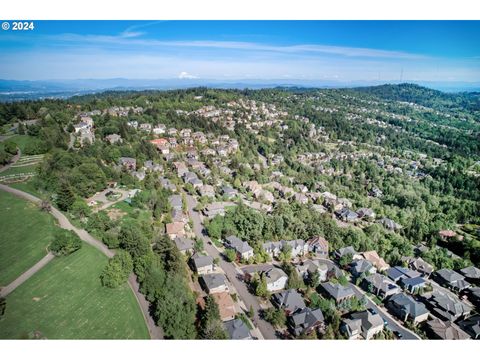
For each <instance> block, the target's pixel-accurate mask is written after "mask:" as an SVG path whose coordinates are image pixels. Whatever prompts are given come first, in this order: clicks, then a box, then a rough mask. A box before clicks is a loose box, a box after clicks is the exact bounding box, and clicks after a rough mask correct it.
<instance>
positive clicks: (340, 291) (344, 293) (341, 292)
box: [321, 282, 355, 300]
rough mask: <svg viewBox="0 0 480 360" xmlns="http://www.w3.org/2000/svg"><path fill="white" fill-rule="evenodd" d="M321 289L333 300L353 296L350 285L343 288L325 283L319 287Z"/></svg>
mask: <svg viewBox="0 0 480 360" xmlns="http://www.w3.org/2000/svg"><path fill="white" fill-rule="evenodd" d="M321 286H322V288H323V289H324V290H325V291H326V292H327V293H328V294H329V295H330V296H331V297H332V298H334V299H335V300H342V299H345V298H348V297H352V296H354V295H355V293H354V292H353V289H352V287H351V286H350V285H347V286H343V285H340V284H338V283H336V284H332V283H331V282H327V283H324V284H322V285H321Z"/></svg>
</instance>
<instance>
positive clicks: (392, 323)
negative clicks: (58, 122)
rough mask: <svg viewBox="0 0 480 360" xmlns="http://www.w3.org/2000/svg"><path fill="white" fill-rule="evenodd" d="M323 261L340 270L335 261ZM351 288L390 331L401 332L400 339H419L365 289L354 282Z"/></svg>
mask: <svg viewBox="0 0 480 360" xmlns="http://www.w3.org/2000/svg"><path fill="white" fill-rule="evenodd" d="M322 261H323V262H326V263H329V264H330V265H331V266H333V267H335V268H337V270H340V269H339V267H338V266H337V264H336V263H335V262H333V261H332V260H329V259H324V260H322ZM352 289H353V292H354V293H355V295H356V296H357V298H359V299H361V298H362V297H363V296H365V299H366V300H367V306H366V307H367V309H373V310H375V311H376V312H377V313H378V314H380V316H381V317H382V319H383V320H386V321H387V322H388V328H390V330H392V331H398V332H399V333H401V334H402V339H404V340H419V339H420V337H419V336H418V335H417V334H415V333H414V332H413V331H410V330H408V329H407V328H405V327H404V326H402V325H401V324H400V323H399V322H398V320H397V319H395V318H393V317H392V316H391V315H390V314H389V313H388V312H387V311H386V310H385V309H384V308H383V307H380V306H378V305H377V304H375V303H374V302H373V301H372V300H370V298H369V297H368V296H367V295H366V293H365V291H363V290H362V289H360V288H359V287H358V286H356V285H355V284H352Z"/></svg>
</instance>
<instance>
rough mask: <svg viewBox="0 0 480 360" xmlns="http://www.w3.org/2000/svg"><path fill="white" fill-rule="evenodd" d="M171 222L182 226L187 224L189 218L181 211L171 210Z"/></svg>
mask: <svg viewBox="0 0 480 360" xmlns="http://www.w3.org/2000/svg"><path fill="white" fill-rule="evenodd" d="M172 220H173V222H183V223H184V224H187V223H188V221H189V218H188V215H187V214H185V213H184V212H183V211H182V210H178V209H173V210H172Z"/></svg>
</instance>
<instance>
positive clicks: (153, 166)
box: [143, 160, 163, 172]
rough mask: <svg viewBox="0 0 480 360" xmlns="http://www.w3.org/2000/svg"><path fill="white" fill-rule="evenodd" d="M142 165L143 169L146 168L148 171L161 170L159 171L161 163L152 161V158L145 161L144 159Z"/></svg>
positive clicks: (161, 169)
mask: <svg viewBox="0 0 480 360" xmlns="http://www.w3.org/2000/svg"><path fill="white" fill-rule="evenodd" d="M143 166H144V167H145V169H147V170H148V171H152V172H161V171H163V167H162V165H160V164H157V163H154V162H153V161H152V160H147V161H145V163H144V164H143Z"/></svg>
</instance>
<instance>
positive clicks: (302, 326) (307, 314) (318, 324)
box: [288, 307, 325, 336]
mask: <svg viewBox="0 0 480 360" xmlns="http://www.w3.org/2000/svg"><path fill="white" fill-rule="evenodd" d="M324 326H325V319H324V317H323V313H322V311H321V310H320V309H314V310H312V309H310V308H309V307H305V308H303V309H301V310H297V311H296V312H294V313H293V314H292V315H290V316H289V318H288V327H289V329H290V331H291V332H292V334H293V335H295V336H299V335H302V334H310V333H312V332H313V331H315V330H316V329H323V328H324Z"/></svg>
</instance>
